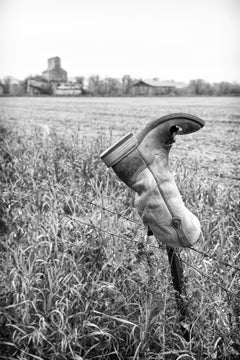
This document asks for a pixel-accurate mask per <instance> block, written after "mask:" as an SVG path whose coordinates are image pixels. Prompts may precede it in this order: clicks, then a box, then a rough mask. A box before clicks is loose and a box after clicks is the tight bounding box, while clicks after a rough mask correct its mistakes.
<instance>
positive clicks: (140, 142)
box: [102, 114, 204, 247]
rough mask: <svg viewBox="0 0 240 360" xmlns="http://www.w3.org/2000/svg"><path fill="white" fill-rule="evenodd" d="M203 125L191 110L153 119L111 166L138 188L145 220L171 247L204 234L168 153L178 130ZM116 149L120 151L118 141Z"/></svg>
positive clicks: (180, 132) (139, 206)
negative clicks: (130, 146) (186, 201)
mask: <svg viewBox="0 0 240 360" xmlns="http://www.w3.org/2000/svg"><path fill="white" fill-rule="evenodd" d="M203 126H204V121H203V120H201V119H199V118H197V117H195V116H192V115H188V114H170V115H167V116H165V117H163V118H160V119H158V120H155V121H152V122H150V123H149V124H147V126H146V127H145V128H144V129H143V130H142V131H141V132H140V133H139V134H138V135H137V136H136V139H137V145H136V147H135V148H134V149H133V150H131V151H130V152H129V151H128V152H127V153H126V154H125V156H124V154H123V153H121V157H119V161H118V162H117V163H116V164H115V165H113V166H112V168H113V170H114V171H115V173H116V174H117V175H118V177H119V178H120V179H121V180H122V181H123V182H124V183H125V184H126V185H127V186H129V187H130V188H132V189H133V190H134V191H135V192H136V196H135V206H136V208H137V211H138V213H139V215H140V216H141V218H142V221H143V223H144V224H145V225H146V227H149V228H150V229H151V230H152V232H153V234H154V236H155V237H156V238H157V239H158V240H159V241H161V242H162V243H165V244H166V245H167V246H170V247H190V246H192V245H193V243H195V242H196V241H197V240H198V238H199V236H200V234H201V226H200V223H199V220H198V219H197V217H196V216H195V215H194V214H192V213H191V212H190V211H189V210H188V209H187V208H186V207H185V205H184V203H183V200H182V197H181V195H180V193H179V190H178V188H177V185H176V183H175V180H174V178H173V175H172V174H171V172H170V169H169V165H168V157H169V151H170V149H171V144H172V143H174V142H175V136H176V135H177V134H178V135H183V134H188V133H191V132H194V131H197V130H199V129H200V128H201V127H203ZM120 146H121V147H122V140H121V144H120ZM113 149H114V150H113V151H114V152H115V151H117V150H116V149H117V144H115V145H114V146H113ZM109 151H110V152H112V149H110V150H109ZM113 155H114V154H113ZM104 156H106V155H104ZM104 156H103V157H102V158H103V161H104Z"/></svg>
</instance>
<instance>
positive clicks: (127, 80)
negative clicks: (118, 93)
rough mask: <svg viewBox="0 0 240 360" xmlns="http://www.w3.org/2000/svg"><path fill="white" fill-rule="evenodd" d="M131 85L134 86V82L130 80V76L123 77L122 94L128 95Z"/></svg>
mask: <svg viewBox="0 0 240 360" xmlns="http://www.w3.org/2000/svg"><path fill="white" fill-rule="evenodd" d="M133 84H134V80H133V79H132V78H131V76H130V75H124V76H123V77H122V94H123V95H130V94H131V89H132V86H133Z"/></svg>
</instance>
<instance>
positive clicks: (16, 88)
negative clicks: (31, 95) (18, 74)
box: [9, 79, 21, 96]
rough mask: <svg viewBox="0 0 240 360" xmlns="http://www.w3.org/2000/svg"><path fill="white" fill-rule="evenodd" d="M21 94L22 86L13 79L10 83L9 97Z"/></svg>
mask: <svg viewBox="0 0 240 360" xmlns="http://www.w3.org/2000/svg"><path fill="white" fill-rule="evenodd" d="M20 94H21V85H20V82H19V81H18V80H17V79H12V80H10V82H9V95H13V96H16V95H20Z"/></svg>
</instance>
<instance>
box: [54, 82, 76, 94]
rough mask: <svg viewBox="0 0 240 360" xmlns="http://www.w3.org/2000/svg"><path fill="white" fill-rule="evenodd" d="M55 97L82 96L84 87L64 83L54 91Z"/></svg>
mask: <svg viewBox="0 0 240 360" xmlns="http://www.w3.org/2000/svg"><path fill="white" fill-rule="evenodd" d="M53 93H54V95H63V96H76V95H81V94H82V85H81V84H76V83H64V84H60V85H57V86H56V87H54V89H53Z"/></svg>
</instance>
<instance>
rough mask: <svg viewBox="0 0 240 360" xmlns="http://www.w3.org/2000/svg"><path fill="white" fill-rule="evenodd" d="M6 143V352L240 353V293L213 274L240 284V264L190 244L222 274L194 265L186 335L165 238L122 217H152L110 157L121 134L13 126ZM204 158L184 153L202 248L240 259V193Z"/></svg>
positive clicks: (52, 359)
mask: <svg viewBox="0 0 240 360" xmlns="http://www.w3.org/2000/svg"><path fill="white" fill-rule="evenodd" d="M0 141H1V167H0V176H1V195H2V196H1V200H0V201H1V203H0V206H1V207H0V212H1V213H0V215H1V223H0V230H1V234H0V235H1V245H0V261H1V263H0V266H1V275H0V276H1V283H0V290H1V294H0V306H1V312H0V339H1V348H0V349H1V350H0V358H1V359H19V360H25V359H42V360H43V359H44V360H66V359H69V360H70V359H75V360H81V359H84V360H90V359H106V360H108V359H109V360H112V359H114V360H115V359H116V360H117V359H121V360H127V359H131V360H137V359H146V360H150V359H199V360H200V359H237V358H238V356H239V355H238V351H239V348H238V346H239V343H238V334H239V330H240V323H239V311H240V310H239V309H240V302H239V300H238V299H237V298H235V297H231V296H229V295H227V294H226V293H225V292H224V291H223V290H222V289H221V288H220V287H218V286H217V285H216V284H215V283H214V282H212V281H211V279H210V278H211V277H213V278H214V279H216V280H217V281H218V282H219V283H220V284H221V285H224V286H225V287H226V288H228V289H229V290H231V291H232V292H235V293H237V292H238V291H239V281H240V277H239V273H237V272H236V271H234V270H233V269H231V268H224V267H223V266H222V265H219V263H218V262H216V261H214V260H213V259H208V258H203V257H202V256H201V255H199V254H197V253H195V252H194V251H192V250H191V251H190V250H188V251H182V253H181V256H182V258H183V259H184V260H185V261H186V262H188V263H190V264H193V265H194V266H196V267H197V268H198V269H199V270H200V271H202V272H203V273H205V274H207V275H208V276H209V277H210V278H205V277H203V276H202V275H201V274H199V273H197V272H195V271H194V270H193V269H192V268H190V267H188V266H187V265H186V266H185V276H186V279H185V280H186V287H187V292H188V296H187V299H186V300H187V301H188V306H189V312H190V316H191V323H192V327H191V339H190V341H189V342H186V341H185V340H184V339H183V338H182V336H181V331H180V327H179V321H178V320H179V314H178V312H177V309H176V305H175V299H174V292H173V289H172V286H171V278H170V272H169V266H168V262H167V256H166V251H165V248H164V246H161V245H160V246H159V244H157V242H156V241H155V240H154V238H149V239H147V238H146V237H145V234H144V230H143V228H142V227H141V225H137V224H136V223H134V222H131V221H130V220H126V219H125V218H123V217H121V216H119V215H117V213H118V214H122V215H123V216H125V217H126V218H130V219H132V220H134V221H135V222H137V223H140V220H139V218H138V216H137V214H136V213H135V211H134V206H133V204H134V194H133V193H132V191H130V190H129V189H127V188H126V187H125V186H124V185H123V184H122V183H121V182H120V181H119V180H118V179H117V178H116V176H115V175H114V174H113V173H112V172H111V171H110V170H108V169H107V168H106V167H105V165H104V164H103V163H102V162H101V160H100V159H99V154H100V153H101V152H102V151H103V150H105V149H106V147H107V146H109V145H110V142H111V139H109V138H107V137H106V136H104V135H102V136H99V137H98V138H96V139H95V140H93V141H92V142H91V143H88V142H87V141H85V140H84V138H80V137H79V136H78V133H68V134H67V135H64V134H63V135H59V134H56V133H53V132H51V133H50V134H48V135H44V134H42V133H41V132H40V131H39V129H38V128H36V129H35V131H32V132H29V133H27V134H26V133H25V132H23V131H22V130H21V129H17V128H15V129H14V131H13V130H12V129H10V128H2V129H1V139H0ZM199 166H200V165H199V164H198V163H197V162H194V160H192V161H188V163H186V162H183V161H180V160H179V159H178V161H176V162H175V163H173V167H174V169H175V173H176V181H177V183H178V185H179V188H180V190H181V193H182V194H183V197H184V200H185V202H186V203H187V206H188V207H189V208H190V209H191V210H193V211H194V212H195V213H197V215H198V216H199V218H200V220H201V223H202V227H203V239H201V240H200V242H199V244H198V249H201V250H203V251H208V252H210V253H211V255H214V256H216V257H217V258H218V259H220V260H224V261H227V262H229V263H232V264H235V265H237V264H239V259H240V252H239V237H240V227H239V220H240V203H239V199H238V198H236V196H235V195H234V194H235V193H234V192H232V190H231V189H229V188H228V189H226V190H225V191H223V190H222V189H219V188H218V187H217V186H216V184H215V183H213V182H211V181H207V180H206V181H200V178H199V177H198V173H199V172H198V170H199ZM234 191H236V189H235V190H234ZM94 204H96V205H94ZM107 210H109V211H107ZM110 211H111V212H110ZM115 213H116V214H115ZM87 224H88V225H87ZM139 243H140V244H142V246H137V244H139Z"/></svg>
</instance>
